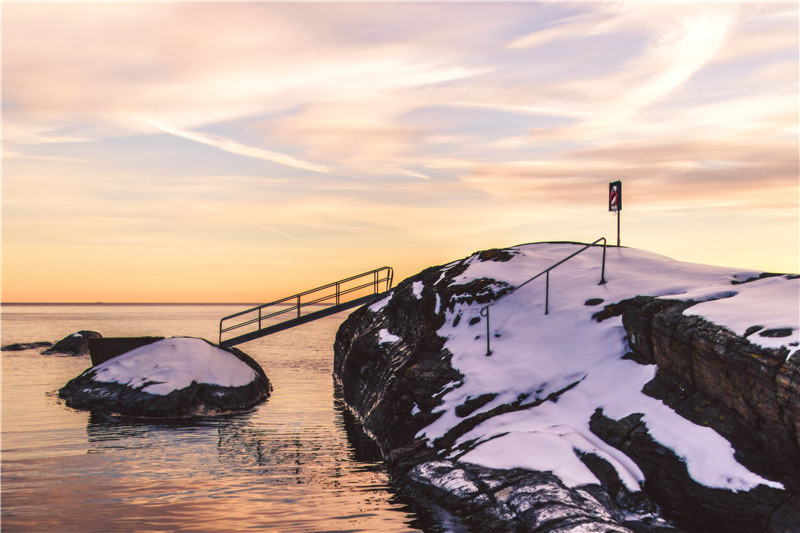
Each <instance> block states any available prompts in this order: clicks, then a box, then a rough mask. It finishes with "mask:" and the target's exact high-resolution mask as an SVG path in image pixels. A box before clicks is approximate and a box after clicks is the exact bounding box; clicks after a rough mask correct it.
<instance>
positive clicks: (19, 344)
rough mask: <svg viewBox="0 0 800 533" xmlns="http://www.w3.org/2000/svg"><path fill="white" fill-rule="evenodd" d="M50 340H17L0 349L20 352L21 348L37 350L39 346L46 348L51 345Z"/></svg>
mask: <svg viewBox="0 0 800 533" xmlns="http://www.w3.org/2000/svg"><path fill="white" fill-rule="evenodd" d="M52 345H53V343H52V342H46V341H43V342H17V343H14V344H6V345H5V346H3V347H2V348H0V351H2V352H21V351H23V350H38V349H40V348H47V347H49V346H52Z"/></svg>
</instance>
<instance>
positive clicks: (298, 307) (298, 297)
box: [297, 294, 300, 318]
mask: <svg viewBox="0 0 800 533" xmlns="http://www.w3.org/2000/svg"><path fill="white" fill-rule="evenodd" d="M297 318H300V295H299V294H298V295H297Z"/></svg>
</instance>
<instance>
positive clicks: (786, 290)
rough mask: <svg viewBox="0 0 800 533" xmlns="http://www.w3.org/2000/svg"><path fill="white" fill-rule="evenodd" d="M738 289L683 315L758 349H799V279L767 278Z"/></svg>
mask: <svg viewBox="0 0 800 533" xmlns="http://www.w3.org/2000/svg"><path fill="white" fill-rule="evenodd" d="M737 289H738V290H736V291H731V295H730V297H728V298H725V299H724V300H723V299H719V300H712V301H705V302H702V303H699V304H697V305H694V306H692V307H690V308H689V309H687V310H686V311H685V313H686V314H688V315H695V316H701V317H703V318H705V319H706V320H708V321H710V322H714V323H715V324H720V325H723V326H725V327H726V328H728V329H730V330H731V331H733V332H734V333H736V334H737V335H739V336H742V337H744V336H747V339H748V340H749V341H750V342H751V343H753V344H756V345H758V346H762V347H764V348H783V347H786V348H792V347H793V348H794V349H795V350H796V349H797V346H798V345H800V328H799V327H798V324H800V304H798V300H799V299H800V296H799V295H800V278H798V277H794V278H793V279H786V278H785V277H769V278H764V279H759V280H756V281H752V282H749V283H745V284H741V285H738V286H737ZM751 328H752V329H751ZM748 330H749V331H748ZM789 353H791V351H790V352H789Z"/></svg>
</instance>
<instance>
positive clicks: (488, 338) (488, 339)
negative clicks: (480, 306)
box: [484, 307, 492, 357]
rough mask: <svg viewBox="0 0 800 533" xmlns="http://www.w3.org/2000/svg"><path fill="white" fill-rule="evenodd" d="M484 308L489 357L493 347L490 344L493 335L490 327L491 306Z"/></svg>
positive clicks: (487, 353) (487, 355) (487, 354)
mask: <svg viewBox="0 0 800 533" xmlns="http://www.w3.org/2000/svg"><path fill="white" fill-rule="evenodd" d="M484 309H485V310H486V357H489V356H490V355H492V349H491V346H490V344H489V343H490V342H491V339H492V335H491V331H490V329H489V308H488V307H485V308H484Z"/></svg>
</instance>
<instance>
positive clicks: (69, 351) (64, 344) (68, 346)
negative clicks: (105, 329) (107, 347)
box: [42, 330, 103, 355]
mask: <svg viewBox="0 0 800 533" xmlns="http://www.w3.org/2000/svg"><path fill="white" fill-rule="evenodd" d="M102 337H103V336H102V335H101V334H99V333H98V332H96V331H88V330H81V331H76V332H75V333H73V334H72V335H67V336H66V337H64V338H63V339H61V340H60V341H58V342H57V343H55V344H54V345H53V346H52V347H50V348H48V349H47V350H45V351H43V352H42V353H43V354H45V355H50V354H55V353H59V354H65V355H86V354H87V353H89V339H100V338H102Z"/></svg>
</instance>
